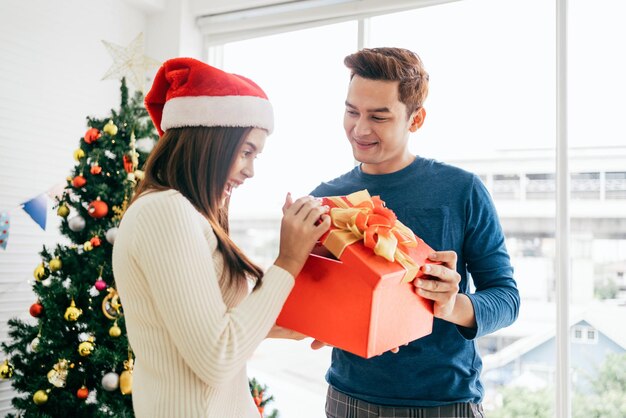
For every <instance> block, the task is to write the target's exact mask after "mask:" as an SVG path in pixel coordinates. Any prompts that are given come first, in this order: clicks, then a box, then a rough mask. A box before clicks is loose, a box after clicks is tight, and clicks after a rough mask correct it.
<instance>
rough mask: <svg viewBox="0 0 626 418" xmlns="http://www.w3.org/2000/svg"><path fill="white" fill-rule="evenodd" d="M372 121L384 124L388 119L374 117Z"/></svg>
mask: <svg viewBox="0 0 626 418" xmlns="http://www.w3.org/2000/svg"><path fill="white" fill-rule="evenodd" d="M372 119H373V120H375V121H376V122H384V121H386V120H387V118H382V117H380V116H372Z"/></svg>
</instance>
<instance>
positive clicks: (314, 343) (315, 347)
mask: <svg viewBox="0 0 626 418" xmlns="http://www.w3.org/2000/svg"><path fill="white" fill-rule="evenodd" d="M404 345H409V343H406V344H404ZM326 346H328V347H332V346H331V345H328V344H326V343H325V342H323V341H320V340H313V341H312V342H311V348H312V349H313V350H319V349H320V348H322V347H326ZM389 351H391V352H392V353H394V354H395V353H397V352H398V351H400V347H396V348H392V349H391V350H389ZM380 354H383V353H380ZM380 354H379V355H380Z"/></svg>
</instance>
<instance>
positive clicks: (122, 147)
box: [0, 78, 158, 418]
mask: <svg viewBox="0 0 626 418" xmlns="http://www.w3.org/2000/svg"><path fill="white" fill-rule="evenodd" d="M120 91H121V106H120V109H119V110H118V111H115V110H111V114H110V116H109V117H106V118H104V119H97V118H92V117H88V118H87V124H88V129H87V132H86V133H85V135H84V137H83V138H81V139H80V147H79V148H78V149H76V151H75V152H74V159H75V160H76V165H75V167H74V169H73V172H72V175H71V176H70V177H68V182H67V186H66V187H65V189H64V191H63V194H62V196H61V197H59V198H58V199H57V200H58V201H57V203H56V209H57V214H58V215H59V216H60V217H62V221H61V232H62V233H63V235H65V236H66V237H67V238H68V239H69V242H71V244H69V245H65V244H58V245H57V246H56V248H46V247H44V248H43V250H42V251H41V253H40V254H41V258H42V262H41V264H39V265H38V266H36V268H35V272H34V276H35V279H36V280H35V281H34V284H33V291H34V293H35V295H36V296H37V300H36V301H35V303H33V305H32V306H31V307H30V314H31V315H32V316H33V317H34V318H35V319H34V320H33V321H27V322H24V321H21V320H18V319H12V320H10V321H9V337H10V341H9V342H8V343H3V344H2V350H3V351H4V353H6V354H7V355H8V356H9V358H8V359H7V360H6V361H5V362H4V363H3V364H1V365H0V378H10V379H11V380H12V386H13V388H14V389H15V390H16V391H17V392H18V393H19V396H17V397H15V398H14V399H13V401H12V403H13V406H14V408H15V409H16V410H17V411H18V413H19V415H20V416H41V417H43V416H46V417H48V416H49V417H64V416H73V417H90V418H91V417H131V416H133V412H132V400H131V396H132V395H131V392H132V369H133V354H132V350H131V348H130V347H129V344H128V339H127V337H126V330H125V326H124V316H123V309H122V305H121V302H120V299H119V296H118V295H117V292H116V290H115V281H114V280H113V273H112V269H111V254H112V249H113V242H114V241H115V235H116V231H117V225H118V224H119V221H120V220H121V217H122V215H123V213H124V210H125V209H126V206H127V205H128V202H129V201H130V199H131V198H132V194H133V190H134V189H135V186H136V183H137V181H140V180H141V178H142V175H143V173H142V171H141V170H138V167H142V165H143V162H144V161H145V158H146V157H147V154H146V153H145V152H141V151H140V150H138V149H137V147H136V144H137V143H136V140H135V138H140V139H141V142H144V143H153V142H154V140H156V139H158V135H157V133H156V131H155V130H154V127H153V125H152V122H151V121H150V118H149V117H148V114H147V112H146V110H145V108H144V106H143V97H142V94H141V93H140V92H137V93H135V95H134V96H133V97H132V98H130V99H129V92H128V88H127V87H126V82H125V79H124V78H122V81H121V88H120ZM33 322H34V323H33Z"/></svg>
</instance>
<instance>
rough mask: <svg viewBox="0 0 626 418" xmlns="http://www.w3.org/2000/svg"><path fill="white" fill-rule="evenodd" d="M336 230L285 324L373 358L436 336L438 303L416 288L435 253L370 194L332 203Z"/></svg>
mask: <svg viewBox="0 0 626 418" xmlns="http://www.w3.org/2000/svg"><path fill="white" fill-rule="evenodd" d="M324 204H326V205H328V206H330V207H331V211H330V215H331V218H332V221H333V226H332V227H331V229H330V230H329V231H328V232H327V233H326V234H325V235H324V236H323V237H322V238H321V239H320V242H319V243H318V245H316V247H315V248H314V250H313V252H312V254H311V255H310V256H309V258H308V259H307V262H306V263H305V265H304V268H303V269H302V271H301V272H300V274H299V275H298V277H297V278H296V284H295V286H294V288H293V290H292V291H291V293H290V295H289V297H288V298H287V301H286V302H285V305H284V306H283V309H282V311H281V313H280V315H279V316H278V319H277V320H276V323H277V324H278V325H280V326H282V327H285V328H289V329H292V330H294V331H298V332H301V333H303V334H306V335H309V336H311V337H314V338H316V339H318V340H320V341H323V342H325V343H327V344H329V345H332V346H334V347H338V348H341V349H343V350H346V351H349V352H351V353H353V354H356V355H359V356H361V357H364V358H370V357H373V356H375V355H378V354H381V353H383V352H385V351H388V350H390V349H392V348H395V347H399V346H402V345H404V344H406V343H408V342H410V341H413V340H416V339H418V338H420V337H423V336H425V335H428V334H430V333H431V332H432V325H433V303H432V301H430V300H427V299H424V298H422V297H421V296H419V295H417V294H416V293H415V288H414V286H413V284H412V283H411V282H412V280H413V279H414V278H415V277H420V276H422V273H421V270H420V267H421V266H422V265H424V264H425V263H431V262H430V261H429V260H428V259H427V257H428V254H430V253H431V252H432V251H433V250H432V248H430V247H429V246H428V245H427V244H426V243H425V242H424V241H423V240H421V239H420V238H418V237H416V236H415V234H413V232H412V231H411V230H410V229H408V228H407V227H406V226H405V225H403V224H402V223H400V222H399V221H398V220H397V219H396V217H395V214H394V213H393V212H392V211H391V210H390V209H388V208H386V207H384V202H382V200H380V198H378V197H377V196H375V197H370V195H369V193H368V192H367V190H363V191H360V192H356V193H353V194H351V195H348V196H341V197H328V198H324Z"/></svg>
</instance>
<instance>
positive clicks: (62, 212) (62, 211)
mask: <svg viewBox="0 0 626 418" xmlns="http://www.w3.org/2000/svg"><path fill="white" fill-rule="evenodd" d="M69 214H70V208H68V207H67V205H61V206H59V208H58V209H57V215H59V216H60V217H62V218H67V215H69Z"/></svg>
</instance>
